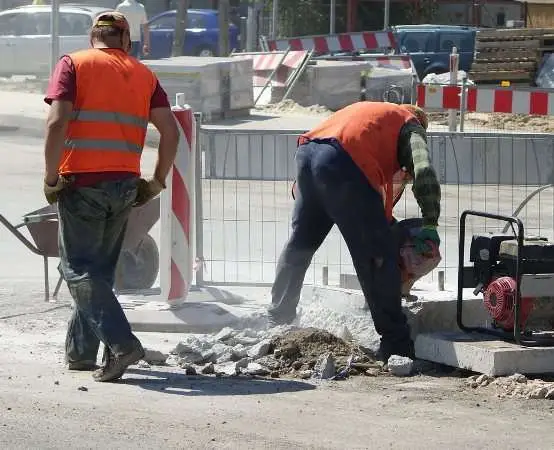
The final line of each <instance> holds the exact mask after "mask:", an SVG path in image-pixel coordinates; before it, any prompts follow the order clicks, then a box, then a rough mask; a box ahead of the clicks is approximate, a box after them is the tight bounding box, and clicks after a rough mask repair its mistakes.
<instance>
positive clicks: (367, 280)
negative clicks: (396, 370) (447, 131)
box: [269, 102, 441, 361]
mask: <svg viewBox="0 0 554 450" xmlns="http://www.w3.org/2000/svg"><path fill="white" fill-rule="evenodd" d="M426 129H427V117H426V115H425V113H424V112H423V111H422V110H421V109H419V108H417V107H415V106H412V105H396V104H393V103H375V102H358V103H354V104H352V105H350V106H347V107H346V108H344V109H342V110H340V111H338V112H336V113H334V114H333V115H331V116H330V117H329V118H327V119H326V120H324V121H323V122H322V123H321V124H319V125H318V126H316V127H315V128H314V129H313V130H311V131H309V132H308V133H306V134H304V135H302V136H301V137H300V139H299V141H298V144H299V146H298V149H297V152H296V157H295V159H296V167H297V178H296V182H295V187H294V188H293V189H294V193H295V194H296V195H295V205H294V212H293V216H292V234H291V236H290V239H289V241H288V242H287V244H286V246H285V248H284V250H283V252H282V254H281V256H280V258H279V263H278V266H277V273H276V278H275V282H274V284H273V288H272V305H271V306H270V308H269V318H270V322H271V323H273V324H282V323H290V322H292V321H293V320H294V318H295V317H296V307H297V305H298V301H299V298H300V291H301V288H302V284H303V282H304V276H305V274H306V271H307V269H308V267H309V265H310V263H311V261H312V257H313V255H314V253H315V252H316V251H317V249H318V248H319V247H320V245H321V244H322V243H323V241H324V239H325V237H326V236H327V234H328V233H329V231H330V230H331V227H332V226H333V224H336V225H337V226H338V228H339V230H340V232H341V234H342V236H343V238H344V240H345V241H346V244H347V246H348V249H349V251H350V255H351V256H352V261H353V263H354V268H355V269H356V274H357V276H358V279H359V281H360V284H361V287H362V291H363V293H364V296H365V298H366V301H367V303H368V305H369V309H370V311H371V314H372V317H373V321H374V323H375V329H376V330H377V332H378V333H379V334H380V335H381V346H380V356H381V358H382V359H383V360H385V361H386V360H388V358H389V357H390V356H391V355H393V354H396V355H400V356H408V357H410V358H414V346H413V341H412V339H411V337H410V328H409V326H408V324H407V320H406V316H405V315H404V313H403V311H402V308H401V278H400V269H399V263H398V249H397V248H396V246H395V245H394V243H393V236H392V233H391V227H390V225H391V223H392V221H393V216H392V210H393V206H394V203H395V201H397V200H398V198H399V196H398V195H395V193H394V192H393V180H394V179H396V178H397V177H399V176H402V178H403V179H404V182H406V181H408V180H409V179H410V178H413V180H414V182H413V192H414V195H415V198H416V200H417V202H418V204H419V206H420V208H421V212H422V216H423V223H424V226H423V228H422V229H421V232H420V234H419V235H418V236H416V239H415V242H416V251H418V252H420V253H422V254H423V253H425V252H427V251H429V250H430V249H428V248H427V244H426V241H432V242H434V243H435V244H436V245H439V244H440V239H439V236H438V234H437V230H436V228H437V223H438V219H439V215H440V196H441V192H440V185H439V183H438V181H437V178H436V175H435V171H434V169H433V168H432V167H431V164H430V162H429V154H428V149H427V141H426V131H425V130H426ZM403 186H404V183H402V185H401V187H402V190H403ZM398 194H399V195H401V194H402V191H400V192H398Z"/></svg>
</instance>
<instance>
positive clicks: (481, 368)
mask: <svg viewBox="0 0 554 450" xmlns="http://www.w3.org/2000/svg"><path fill="white" fill-rule="evenodd" d="M415 348H416V356H417V357H418V358H420V359H425V360H428V361H433V362H437V363H440V364H445V365H447V366H451V367H458V368H460V369H467V370H471V371H473V372H479V373H483V374H485V375H488V376H505V375H512V374H514V373H522V374H529V375H531V374H550V373H554V347H522V346H519V345H516V344H512V343H509V342H504V341H499V340H497V339H494V338H491V337H489V336H486V335H481V334H467V333H462V332H442V333H434V334H421V335H419V336H418V337H417V339H416V341H415Z"/></svg>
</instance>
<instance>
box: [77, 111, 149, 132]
mask: <svg viewBox="0 0 554 450" xmlns="http://www.w3.org/2000/svg"><path fill="white" fill-rule="evenodd" d="M71 120H74V121H76V122H112V123H118V124H121V125H134V126H136V127H140V128H144V129H146V128H147V127H148V120H147V119H144V118H142V117H139V116H134V115H131V114H122V113H118V112H109V111H92V110H77V111H73V113H72V114H71Z"/></svg>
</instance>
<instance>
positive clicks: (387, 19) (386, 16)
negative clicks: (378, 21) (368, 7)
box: [383, 0, 390, 30]
mask: <svg viewBox="0 0 554 450" xmlns="http://www.w3.org/2000/svg"><path fill="white" fill-rule="evenodd" d="M384 10H385V11H384V17H383V30H386V29H388V28H389V23H390V0H385V8H384Z"/></svg>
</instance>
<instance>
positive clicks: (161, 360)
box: [142, 348, 169, 366]
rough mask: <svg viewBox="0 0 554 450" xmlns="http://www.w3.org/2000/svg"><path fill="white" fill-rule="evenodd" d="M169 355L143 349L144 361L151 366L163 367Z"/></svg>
mask: <svg viewBox="0 0 554 450" xmlns="http://www.w3.org/2000/svg"><path fill="white" fill-rule="evenodd" d="M168 356H169V355H167V354H166V353H162V352H159V351H157V350H151V349H149V348H145V349H144V358H142V359H143V360H144V361H146V362H147V363H148V364H152V365H158V366H159V365H164V364H165V362H166V360H167V358H168Z"/></svg>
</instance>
